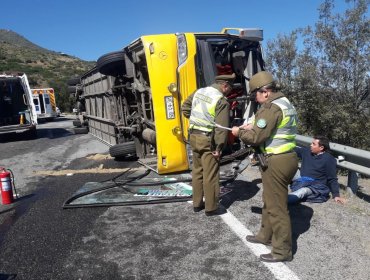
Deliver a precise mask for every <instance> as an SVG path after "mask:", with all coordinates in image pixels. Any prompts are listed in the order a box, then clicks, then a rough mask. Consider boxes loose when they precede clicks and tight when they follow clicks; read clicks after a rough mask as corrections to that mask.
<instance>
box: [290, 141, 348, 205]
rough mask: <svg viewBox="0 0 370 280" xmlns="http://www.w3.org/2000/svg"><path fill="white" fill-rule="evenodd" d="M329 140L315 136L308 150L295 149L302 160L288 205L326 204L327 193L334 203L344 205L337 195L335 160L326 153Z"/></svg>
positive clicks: (342, 199) (291, 187)
mask: <svg viewBox="0 0 370 280" xmlns="http://www.w3.org/2000/svg"><path fill="white" fill-rule="evenodd" d="M329 148H330V146H329V140H328V138H326V137H324V136H319V135H318V136H315V137H314V138H313V140H312V143H311V146H310V148H308V147H306V148H299V147H297V148H295V151H296V153H297V155H298V157H299V158H300V159H301V160H302V162H301V169H300V176H301V177H300V178H298V179H296V180H294V181H293V183H292V185H291V186H290V189H291V191H292V192H291V193H289V195H288V204H293V203H298V202H300V201H307V202H318V203H321V202H326V201H327V200H328V199H329V193H331V194H332V197H333V198H334V201H335V202H339V203H342V204H343V203H345V202H346V200H345V199H344V198H342V197H340V195H339V184H338V178H337V172H336V165H337V162H336V159H335V158H334V157H333V156H332V155H331V154H330V153H329V152H328V150H329Z"/></svg>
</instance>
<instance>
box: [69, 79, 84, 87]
mask: <svg viewBox="0 0 370 280" xmlns="http://www.w3.org/2000/svg"><path fill="white" fill-rule="evenodd" d="M79 83H81V80H80V77H73V78H70V79H69V80H68V81H67V85H69V86H75V85H77V84H79Z"/></svg>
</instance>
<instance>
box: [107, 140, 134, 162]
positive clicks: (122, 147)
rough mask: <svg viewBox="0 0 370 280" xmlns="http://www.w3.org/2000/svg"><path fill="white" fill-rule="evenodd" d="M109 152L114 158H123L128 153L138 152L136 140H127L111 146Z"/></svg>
mask: <svg viewBox="0 0 370 280" xmlns="http://www.w3.org/2000/svg"><path fill="white" fill-rule="evenodd" d="M109 154H110V155H111V157H114V158H122V157H125V156H128V155H132V154H136V147H135V142H134V141H131V142H125V143H120V144H116V145H114V146H112V147H110V148H109Z"/></svg>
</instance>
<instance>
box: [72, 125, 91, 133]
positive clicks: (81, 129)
mask: <svg viewBox="0 0 370 280" xmlns="http://www.w3.org/2000/svg"><path fill="white" fill-rule="evenodd" d="M73 131H74V133H75V134H87V133H89V128H88V127H87V126H84V127H75V128H73Z"/></svg>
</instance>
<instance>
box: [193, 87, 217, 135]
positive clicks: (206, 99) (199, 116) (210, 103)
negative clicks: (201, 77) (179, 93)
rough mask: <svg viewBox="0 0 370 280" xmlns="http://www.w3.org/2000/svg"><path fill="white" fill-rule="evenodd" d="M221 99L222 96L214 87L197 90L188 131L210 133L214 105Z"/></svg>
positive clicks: (212, 124)
mask: <svg viewBox="0 0 370 280" xmlns="http://www.w3.org/2000/svg"><path fill="white" fill-rule="evenodd" d="M222 97H223V94H222V93H221V92H219V91H218V90H217V89H215V88H214V87H205V88H200V89H199V90H197V91H196V92H195V94H194V97H193V102H192V107H191V114H190V129H198V130H202V131H205V132H211V131H212V130H213V128H214V127H215V111H216V104H217V102H218V101H219V100H220V99H221V98H222Z"/></svg>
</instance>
